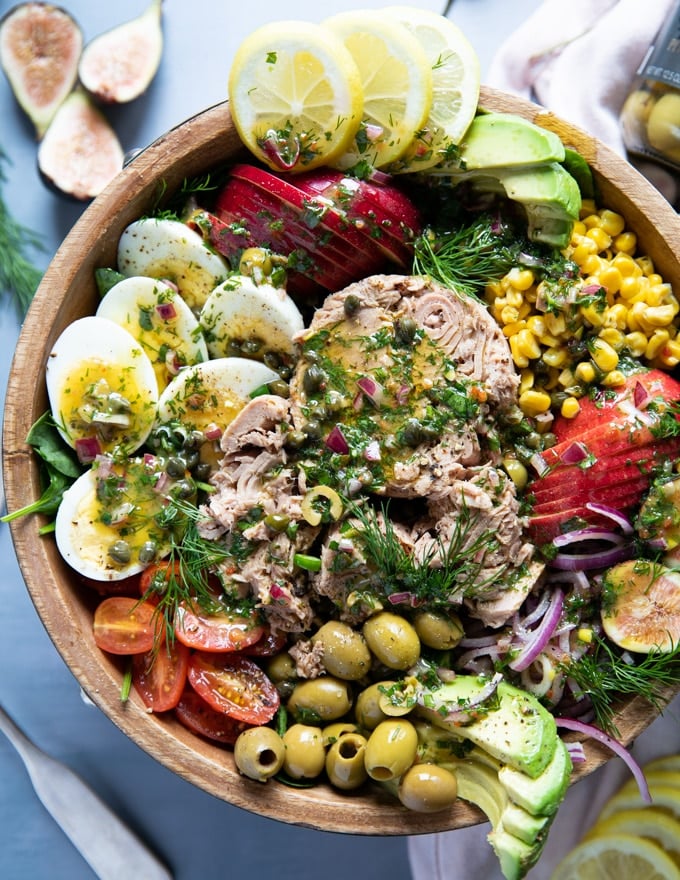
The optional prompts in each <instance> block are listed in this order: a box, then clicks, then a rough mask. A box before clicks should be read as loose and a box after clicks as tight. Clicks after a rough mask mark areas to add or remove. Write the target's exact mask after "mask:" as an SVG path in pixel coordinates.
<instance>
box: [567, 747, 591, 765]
mask: <svg viewBox="0 0 680 880" xmlns="http://www.w3.org/2000/svg"><path fill="white" fill-rule="evenodd" d="M565 746H566V747H567V751H568V752H569V757H570V758H571V761H572V764H581V763H583V761H585V759H586V752H585V749H584V748H583V743H580V742H568V743H565Z"/></svg>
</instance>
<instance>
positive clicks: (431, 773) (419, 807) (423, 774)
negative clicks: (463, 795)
mask: <svg viewBox="0 0 680 880" xmlns="http://www.w3.org/2000/svg"><path fill="white" fill-rule="evenodd" d="M398 794H399V800H400V801H401V803H402V804H403V805H404V806H405V807H408V809H409V810H413V811H414V812H416V813H437V812H439V810H445V809H447V807H450V806H451V805H452V804H453V803H454V802H455V800H456V798H457V797H458V783H457V782H456V777H455V776H454V775H453V773H451V772H450V771H449V770H447V769H446V768H445V767H440V766H439V765H438V764H414V765H413V767H410V768H409V769H408V770H407V771H406V773H404V775H403V776H402V777H401V782H400V783H399V792H398Z"/></svg>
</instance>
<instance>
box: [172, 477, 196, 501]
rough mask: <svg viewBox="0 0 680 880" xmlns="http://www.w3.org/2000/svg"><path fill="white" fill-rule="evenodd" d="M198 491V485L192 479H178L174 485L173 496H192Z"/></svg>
mask: <svg viewBox="0 0 680 880" xmlns="http://www.w3.org/2000/svg"><path fill="white" fill-rule="evenodd" d="M195 492H196V487H195V485H194V484H193V482H192V481H191V480H178V481H177V482H176V483H175V485H174V486H173V487H172V493H171V494H172V496H173V498H191V497H193V495H194V493H195Z"/></svg>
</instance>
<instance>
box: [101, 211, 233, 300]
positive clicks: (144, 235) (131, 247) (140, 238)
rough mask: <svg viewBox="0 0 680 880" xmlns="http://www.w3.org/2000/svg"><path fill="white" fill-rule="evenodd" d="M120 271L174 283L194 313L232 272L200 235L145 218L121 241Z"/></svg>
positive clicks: (129, 228) (175, 223)
mask: <svg viewBox="0 0 680 880" xmlns="http://www.w3.org/2000/svg"><path fill="white" fill-rule="evenodd" d="M118 271H119V272H120V273H121V274H123V275H127V276H133V275H147V276H149V277H150V278H160V279H167V280H169V281H172V282H173V284H175V285H176V286H177V289H178V290H179V292H180V294H181V296H182V299H183V300H184V301H185V302H186V304H187V305H188V306H189V308H191V309H195V310H197V311H198V310H200V309H201V307H202V306H203V304H204V303H205V301H206V300H207V298H208V296H209V295H210V294H211V293H212V291H213V290H214V289H215V287H217V285H218V284H219V283H220V282H221V281H223V280H224V278H225V277H226V276H227V275H228V273H229V270H228V267H227V263H226V261H225V260H224V258H223V257H221V256H220V255H219V254H217V253H215V251H213V250H211V249H210V248H209V247H208V246H207V245H206V244H205V242H204V241H203V239H202V238H201V236H200V234H199V233H198V232H196V231H195V230H193V229H190V228H189V227H188V226H187V225H186V223H182V222H181V221H180V220H164V219H155V218H145V219H142V220H136V221H135V222H134V223H131V224H130V225H129V226H127V227H126V228H125V229H124V230H123V233H122V235H121V237H120V239H119V241H118Z"/></svg>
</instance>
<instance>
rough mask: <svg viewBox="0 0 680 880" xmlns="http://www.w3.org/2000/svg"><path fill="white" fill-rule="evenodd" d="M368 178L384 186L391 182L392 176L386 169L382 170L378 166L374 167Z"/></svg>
mask: <svg viewBox="0 0 680 880" xmlns="http://www.w3.org/2000/svg"><path fill="white" fill-rule="evenodd" d="M351 179H352V178H350V180H351ZM368 179H369V181H370V182H371V183H375V184H377V185H378V186H384V185H385V184H386V183H390V182H391V180H392V177H391V175H389V174H386V173H385V172H384V171H380V170H379V169H378V168H374V169H373V170H372V171H371V173H370V174H369V177H368ZM343 182H344V181H343Z"/></svg>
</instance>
